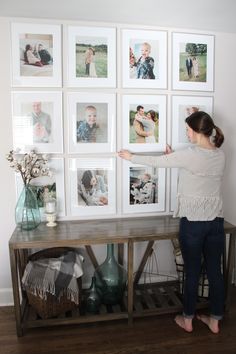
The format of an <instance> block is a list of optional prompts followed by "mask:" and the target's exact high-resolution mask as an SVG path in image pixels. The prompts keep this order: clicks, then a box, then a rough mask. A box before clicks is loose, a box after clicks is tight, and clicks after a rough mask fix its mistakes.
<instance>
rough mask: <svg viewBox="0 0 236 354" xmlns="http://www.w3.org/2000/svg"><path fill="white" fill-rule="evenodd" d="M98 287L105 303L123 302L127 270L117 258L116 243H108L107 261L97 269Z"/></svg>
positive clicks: (95, 274)
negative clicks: (115, 252)
mask: <svg viewBox="0 0 236 354" xmlns="http://www.w3.org/2000/svg"><path fill="white" fill-rule="evenodd" d="M94 276H95V278H96V287H97V288H98V289H99V291H100V292H101V301H102V303H103V304H105V305H115V304H118V303H120V302H121V300H122V298H123V294H124V290H125V287H126V282H127V271H126V269H125V268H124V267H122V266H121V265H120V264H119V263H118V262H117V261H116V259H115V256H114V245H113V244H108V245H107V256H106V259H105V261H104V262H103V263H102V264H101V265H100V266H99V267H98V268H97V269H96V270H95V273H94Z"/></svg>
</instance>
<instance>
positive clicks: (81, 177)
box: [77, 169, 108, 206]
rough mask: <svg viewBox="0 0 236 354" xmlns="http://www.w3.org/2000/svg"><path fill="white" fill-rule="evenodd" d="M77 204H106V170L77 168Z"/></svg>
mask: <svg viewBox="0 0 236 354" xmlns="http://www.w3.org/2000/svg"><path fill="white" fill-rule="evenodd" d="M77 181H78V182H77V183H78V205H79V206H104V205H108V182H107V170H82V169H78V170H77Z"/></svg>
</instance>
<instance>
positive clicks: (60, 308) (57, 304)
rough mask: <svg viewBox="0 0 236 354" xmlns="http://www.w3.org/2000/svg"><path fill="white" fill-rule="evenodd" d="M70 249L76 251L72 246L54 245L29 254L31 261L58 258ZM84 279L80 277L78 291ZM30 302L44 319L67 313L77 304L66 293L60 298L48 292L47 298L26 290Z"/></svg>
mask: <svg viewBox="0 0 236 354" xmlns="http://www.w3.org/2000/svg"><path fill="white" fill-rule="evenodd" d="M68 251H75V249H74V248H70V247H54V248H47V249H45V250H41V251H39V252H36V253H33V254H32V255H30V256H29V258H28V260H29V261H36V260H38V259H41V258H57V257H60V256H62V255H63V254H65V253H66V252H68ZM81 290H82V280H81V277H80V278H78V292H79V294H81ZM26 293H27V297H28V302H29V304H30V305H31V306H32V307H33V308H34V310H35V311H36V313H37V314H38V315H39V316H40V317H41V318H43V319H47V318H52V317H57V316H58V315H61V314H65V313H66V312H68V311H71V310H73V309H75V308H76V307H77V306H78V305H76V304H75V303H74V302H73V301H70V299H68V298H67V296H66V294H65V295H62V296H61V297H60V299H57V298H56V296H54V295H52V294H50V293H48V294H47V298H46V299H41V298H40V297H39V296H37V295H34V294H32V293H30V292H29V291H26Z"/></svg>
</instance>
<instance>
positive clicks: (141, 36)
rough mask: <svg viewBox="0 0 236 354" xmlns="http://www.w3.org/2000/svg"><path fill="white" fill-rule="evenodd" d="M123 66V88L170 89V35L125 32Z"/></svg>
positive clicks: (150, 32)
mask: <svg viewBox="0 0 236 354" xmlns="http://www.w3.org/2000/svg"><path fill="white" fill-rule="evenodd" d="M144 47H145V48H146V49H147V50H146V52H148V53H149V55H148V54H143V55H142V48H144ZM145 48H144V49H145ZM144 56H145V58H144ZM143 63H144V64H146V65H144V64H143ZM122 66H123V87H129V88H159V89H166V88H167V32H166V31H149V30H131V29H124V30H122Z"/></svg>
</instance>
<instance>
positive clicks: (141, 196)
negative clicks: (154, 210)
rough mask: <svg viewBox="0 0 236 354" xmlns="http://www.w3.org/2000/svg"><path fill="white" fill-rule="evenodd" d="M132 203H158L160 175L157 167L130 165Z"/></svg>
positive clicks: (130, 199)
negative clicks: (150, 170)
mask: <svg viewBox="0 0 236 354" xmlns="http://www.w3.org/2000/svg"><path fill="white" fill-rule="evenodd" d="M129 195H130V197H129V201H130V205H133V204H153V203H158V177H157V173H156V169H154V168H153V169H152V172H151V173H150V172H149V171H147V169H145V168H137V167H130V193H129Z"/></svg>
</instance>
